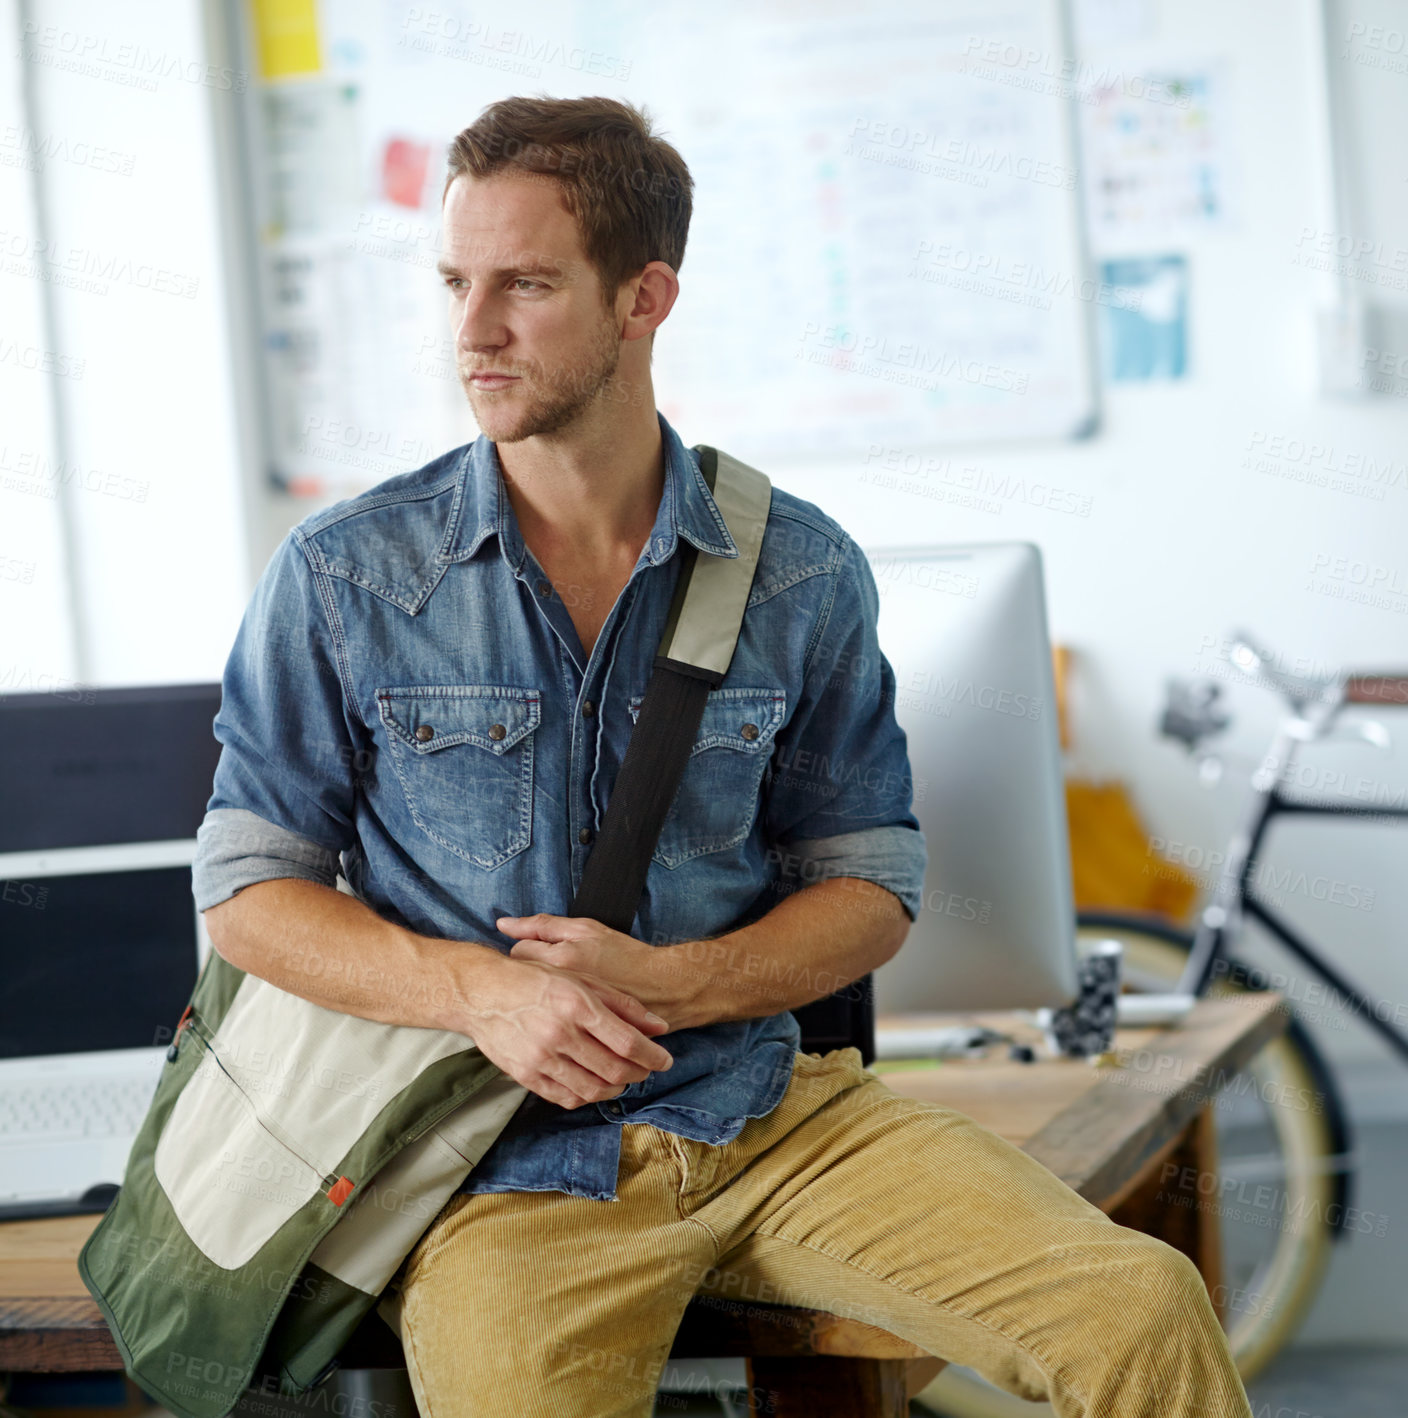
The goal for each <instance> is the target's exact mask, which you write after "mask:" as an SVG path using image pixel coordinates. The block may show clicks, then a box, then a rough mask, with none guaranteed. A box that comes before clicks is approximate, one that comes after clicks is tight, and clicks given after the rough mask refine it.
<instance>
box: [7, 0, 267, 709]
mask: <svg viewBox="0 0 1408 1418" xmlns="http://www.w3.org/2000/svg"><path fill="white" fill-rule="evenodd" d="M0 15H2V16H3V27H4V28H3V34H4V41H5V42H4V50H5V59H4V62H5V64H6V65H7V68H8V72H7V73H6V76H5V77H6V83H5V85H4V91H5V99H4V103H5V109H4V113H3V117H2V118H0V123H3V125H4V133H3V135H0V136H3V141H4V146H3V156H4V161H5V164H6V166H5V167H4V168H3V177H0V181H3V182H4V184H5V185H4V195H5V199H6V200H5V219H4V222H3V226H4V229H5V243H6V244H5V261H4V270H3V273H0V300H3V302H4V305H3V308H4V310H5V312H6V316H7V320H6V325H7V330H6V337H7V338H8V337H9V336H10V332H11V329H12V328H14V327H11V326H10V319H9V317H11V316H12V315H14V316H17V317H18V328H19V330H20V331H21V332H22V333H21V337H20V338H21V342H22V344H23V345H25V346H37V347H39V348H41V349H46V350H50V352H51V354H52V355H55V356H57V357H59V358H60V359H61V360H62V364H61V365H60V367H61V368H63V369H66V370H70V371H78V372H77V373H76V374H75V373H69V374H67V375H65V376H63V377H60V378H55V379H49V378H46V377H45V376H44V375H42V374H40V373H33V372H30V371H29V370H27V369H25V368H23V367H22V366H17V364H16V363H14V362H11V361H9V360H6V361H4V362H3V363H0V397H3V399H4V402H5V407H6V417H5V426H4V433H3V443H4V445H5V448H6V452H7V465H8V463H9V462H16V463H20V471H19V472H18V473H15V472H13V471H12V472H10V473H9V474H8V476H7V478H6V480H5V481H4V482H3V483H0V521H2V522H3V527H4V531H3V532H0V556H4V555H10V556H15V555H17V554H19V555H22V556H23V559H24V561H25V562H26V563H29V562H32V563H33V572H32V575H31V579H30V581H29V582H28V583H27V584H24V583H16V582H14V581H9V580H0V637H2V638H0V672H2V673H4V674H5V675H6V678H5V680H4V682H3V683H0V689H5V690H24V689H43V688H46V687H55V686H56V685H60V684H64V683H67V682H70V681H73V680H78V681H81V682H83V683H91V684H123V683H153V682H163V681H165V682H180V681H188V680H204V679H213V678H218V677H219V675H220V671H221V669H222V667H223V665H224V660H225V655H226V654H227V653H228V648H229V643H230V640H231V638H232V637H233V634H234V628H235V626H236V624H237V623H238V617H239V613H240V611H241V610H242V608H243V605H244V601H245V598H246V596H247V594H248V586H247V584H246V578H245V574H244V547H243V534H242V531H241V523H240V510H241V509H240V503H241V499H240V497H239V494H238V491H237V489H238V483H239V480H238V477H237V451H236V450H237V448H238V447H239V437H238V431H237V429H236V428H235V426H234V422H233V419H232V408H233V399H232V390H233V387H234V376H233V371H232V368H231V365H230V359H229V354H228V350H229V340H228V337H227V331H226V323H225V308H224V301H225V286H224V280H223V270H222V254H221V250H220V247H219V241H218V227H217V224H216V221H215V215H214V214H215V202H214V200H213V195H212V194H213V162H212V137H211V118H212V105H213V104H215V103H218V102H222V101H224V102H228V101H229V95H228V94H227V93H225V92H222V90H221V89H220V87H219V85H220V80H219V78H218V77H216V78H215V79H213V80H212V79H211V78H210V77H209V76H208V75H207V74H206V72H205V70H204V68H203V66H204V63H205V55H204V50H203V39H202V35H201V28H200V24H199V18H200V14H199V8H198V6H197V5H195V4H193V3H189V0H187V3H179V4H177V3H167V4H162V5H148V6H124V7H122V8H121V10H118V9H115V8H114V7H113V6H111V5H104V4H102V3H100V0H63V3H41V4H34V5H31V6H28V7H20V6H18V5H17V4H16V3H15V0H6V3H5V5H4V8H3V11H0ZM21 79H23V80H25V81H27V83H28V85H29V86H30V88H31V92H32V96H33V107H32V117H31V114H30V113H26V112H25V111H24V110H23V108H22V104H21V87H22V86H21V82H20V81H21ZM36 167H37V168H39V169H41V171H40V172H39V174H38V186H39V196H40V205H39V207H38V208H36V205H35V203H34V202H33V201H32V196H33V191H32V189H33V186H34V180H33V179H34V176H35V174H34V172H33V171H32V169H34V168H36ZM46 239H47V242H48V245H47V247H44V246H43V245H42V244H41V243H42V242H43V241H44V240H46ZM46 288H47V293H48V295H49V297H50V298H51V299H52V302H53V322H54V323H53V329H52V332H51V333H45V332H43V329H42V326H41V324H40V322H39V313H38V312H39V308H40V306H41V304H42V301H43V298H44V296H45V293H46ZM51 347H52V348H51ZM21 460H23V461H22V462H21ZM65 525H67V527H68V529H69V531H68V537H69V541H68V544H67V545H65V540H64V527H65ZM12 543H21V544H22V546H23V551H22V553H20V552H17V551H16V550H15V548H14V546H13V545H12ZM70 598H71V600H70ZM46 676H47V678H46Z"/></svg>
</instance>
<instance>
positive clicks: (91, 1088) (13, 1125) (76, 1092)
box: [0, 1078, 156, 1142]
mask: <svg viewBox="0 0 1408 1418" xmlns="http://www.w3.org/2000/svg"><path fill="white" fill-rule="evenodd" d="M155 1086H156V1085H155V1083H154V1082H153V1081H152V1080H151V1079H150V1078H119V1079H112V1078H91V1079H82V1078H74V1079H66V1080H65V1081H64V1082H63V1083H25V1084H20V1085H18V1086H15V1085H11V1086H9V1087H3V1088H0V1142H64V1141H67V1140H70V1139H73V1138H83V1137H130V1136H132V1135H133V1134H135V1133H136V1131H137V1129H138V1128H140V1127H141V1125H142V1119H143V1118H145V1117H146V1115H147V1109H148V1107H149V1106H150V1105H151V1101H152V1094H153V1093H154V1091H155Z"/></svg>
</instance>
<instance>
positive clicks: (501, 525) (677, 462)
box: [436, 409, 739, 571]
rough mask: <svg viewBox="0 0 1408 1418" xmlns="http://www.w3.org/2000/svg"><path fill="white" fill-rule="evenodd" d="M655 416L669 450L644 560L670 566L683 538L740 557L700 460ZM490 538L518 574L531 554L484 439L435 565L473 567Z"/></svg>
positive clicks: (493, 451) (493, 449)
mask: <svg viewBox="0 0 1408 1418" xmlns="http://www.w3.org/2000/svg"><path fill="white" fill-rule="evenodd" d="M655 416H656V418H658V419H659V420H660V437H661V442H662V444H663V447H664V450H665V488H664V491H663V493H662V494H661V497H660V508H659V511H658V512H657V513H656V514H655V525H654V526H653V527H652V528H651V529H650V536H649V537H648V538H647V539H646V543H645V546H644V547H643V548H642V549H641V560H642V561H643V562H648V563H649V564H650V565H651V566H657V565H659V564H660V563H661V562H662V561H667V560H669V558H670V557H671V556H673V555H674V552H675V548H676V546H677V545H678V542H679V538H680V537H684V538H685V540H686V541H688V542H691V543H693V545H694V546H696V547H698V548H699V550H700V551H705V552H709V553H711V554H712V555H714V556H728V557H734V556H737V555H738V554H739V553H738V544H737V543H736V542H735V541H734V540H733V538H732V537H731V536H730V535H729V530H728V526H727V524H726V523H725V522H724V518H723V513H721V512H720V511H719V505H718V503H717V502H715V501H714V495H713V493H711V492H710V491H709V484H708V483H707V482H705V480H704V474H703V471H702V470H701V469H700V466H699V456H698V454H696V453H695V452H694V450H693V449H692V448H686V447H685V446H684V443H683V442H682V441H681V439H680V436H679V434H677V433H676V432H675V430H674V429H673V428H672V427H671V425H670V423H669V422H668V421H667V420H666V418H665V415H664V414H662V413H660V411H659V410H658V409H657V410H656V414H655ZM491 532H496V533H498V536H499V550H500V553H501V555H502V556H503V558H504V560H505V561H506V562H507V563H508V565H509V566H510V567H512V568H513V570H515V571H517V570H518V568H519V567H520V566H521V565H522V564H523V558H524V555H525V554H526V551H527V548H526V546H525V545H524V542H523V538H522V536H521V534H520V533H519V530H518V519H517V518H516V517H515V516H514V512H513V504H512V503H511V502H510V501H509V499H508V497H507V496H506V495H505V493H504V487H503V468H502V465H501V464H500V462H499V452H498V448H497V446H496V445H495V444H494V443H493V442H491V441H490V439H488V438H486V437H485V436H484V435H483V434H480V436H479V437H478V438H476V439H475V440H474V442H473V443H471V444H469V445H468V447H466V449H465V451H464V454H463V456H462V457H461V459H460V467H459V478H458V481H457V483H456V486H455V497H454V502H453V504H452V505H451V508H450V520H449V524H448V525H447V526H446V528H445V536H444V540H443V541H442V543H441V546H440V550H439V551H438V552H437V553H436V560H438V561H468V560H469V558H470V557H472V556H473V555H474V554H475V552H477V551H478V550H479V548H480V546H481V545H482V544H483V542H484V540H485V538H486V537H488V536H489V534H490V533H491Z"/></svg>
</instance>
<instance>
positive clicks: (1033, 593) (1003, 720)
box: [866, 542, 1076, 1015]
mask: <svg viewBox="0 0 1408 1418" xmlns="http://www.w3.org/2000/svg"><path fill="white" fill-rule="evenodd" d="M866 557H867V559H868V560H869V562H870V565H871V570H872V571H873V573H874V576H875V583H876V588H877V590H878V591H879V595H880V617H879V638H880V648H881V650H882V651H883V652H884V654H885V657H886V658H887V659H888V660H889V661H890V664H891V666H892V667H893V669H894V672H895V717H896V719H897V720H898V721H899V724H900V727H901V728H902V729H904V731H905V735H906V739H907V744H908V750H909V762H910V771H911V773H912V775H913V779H914V792H913V798H914V814H915V816H916V817H917V818H918V819H919V823H920V826H921V827H922V828H923V829H924V835H925V840H926V843H927V845H928V853H929V864H928V871H927V873H926V875H925V879H924V894H923V903H922V908H921V910H920V913H919V918H918V919H917V920H916V921H915V922H914V924H913V926H912V927H911V928H910V933H909V937H908V939H907V940H906V942H905V944H904V946H903V947H902V948H901V949H900V951H899V953H898V954H897V955H896V956H894V957H893V958H892V959H891V960H889V961H888V962H887V963H886V964H884V965H883V966H881V967H880V968H879V969H878V970H876V971H875V980H874V987H875V1008H876V1011H877V1013H879V1014H881V1015H884V1014H893V1013H912V1012H923V1011H929V1010H936V1011H949V1010H969V1009H1035V1008H1039V1007H1042V1006H1056V1007H1059V1006H1061V1005H1064V1004H1068V1003H1070V1002H1071V1001H1072V1000H1073V999H1074V998H1075V995H1076V947H1075V905H1074V898H1073V892H1072V885H1071V866H1070V845H1069V837H1068V832H1067V826H1066V808H1065V789H1064V782H1063V775H1062V765H1061V748H1060V740H1059V735H1058V731H1057V722H1056V699H1055V684H1054V678H1053V671H1052V662H1051V644H1050V640H1049V637H1048V634H1047V624H1046V602H1045V594H1044V589H1043V584H1042V567H1041V554H1040V552H1039V551H1038V550H1037V548H1036V547H1035V546H1033V545H1032V544H1030V543H1028V542H1001V543H988V544H974V545H968V546H914V547H876V548H871V549H866Z"/></svg>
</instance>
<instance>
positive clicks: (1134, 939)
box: [917, 913, 1350, 1418]
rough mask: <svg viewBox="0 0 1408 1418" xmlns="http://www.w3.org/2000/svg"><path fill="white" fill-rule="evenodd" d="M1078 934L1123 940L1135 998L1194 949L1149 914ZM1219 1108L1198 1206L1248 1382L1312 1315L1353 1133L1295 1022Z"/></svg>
mask: <svg viewBox="0 0 1408 1418" xmlns="http://www.w3.org/2000/svg"><path fill="white" fill-rule="evenodd" d="M1077 933H1078V934H1079V935H1080V936H1081V937H1082V938H1090V939H1106V940H1108V939H1115V940H1119V941H1121V942H1122V943H1123V945H1124V969H1123V979H1124V985H1125V988H1127V989H1129V990H1132V991H1135V992H1140V993H1153V994H1161V993H1166V992H1168V991H1169V990H1171V989H1173V988H1174V986H1175V985H1176V984H1177V981H1178V979H1179V977H1180V975H1181V974H1182V972H1183V967H1184V965H1185V964H1186V963H1187V955H1188V951H1189V949H1190V948H1191V946H1192V938H1191V936H1189V935H1187V934H1185V933H1184V932H1182V931H1179V930H1177V929H1175V928H1174V927H1172V926H1170V925H1168V924H1166V923H1165V922H1163V921H1161V920H1159V919H1157V918H1154V917H1141V916H1122V915H1107V914H1104V913H1087V914H1083V915H1082V916H1081V917H1080V919H1079V925H1078V931H1077ZM1247 979H1248V972H1247V970H1246V969H1245V967H1238V966H1236V965H1233V966H1232V968H1230V969H1229V970H1228V972H1227V974H1226V976H1225V977H1223V978H1220V979H1218V980H1215V981H1213V982H1212V983H1211V985H1210V986H1209V989H1208V991H1207V993H1208V994H1209V995H1235V994H1237V993H1242V992H1245V991H1246V990H1247V989H1248V985H1247V984H1246V983H1245V982H1246V981H1247ZM1286 1099H1291V1100H1305V1099H1313V1100H1316V1102H1318V1104H1319V1107H1318V1108H1316V1107H1313V1106H1285V1105H1284V1103H1283V1102H1281V1101H1279V1100H1286ZM1213 1111H1214V1117H1215V1119H1216V1124H1217V1163H1216V1176H1215V1177H1213V1178H1206V1179H1204V1178H1198V1179H1197V1183H1196V1193H1197V1204H1199V1205H1203V1206H1207V1207H1208V1208H1210V1209H1211V1210H1212V1211H1213V1214H1214V1215H1215V1216H1216V1217H1217V1220H1218V1224H1219V1226H1220V1235H1221V1244H1222V1269H1223V1277H1224V1281H1223V1284H1224V1294H1223V1296H1222V1299H1223V1302H1224V1306H1225V1308H1224V1325H1225V1327H1226V1330H1227V1340H1228V1346H1229V1347H1230V1349H1231V1350H1232V1355H1233V1358H1234V1359H1235V1360H1236V1363H1237V1370H1238V1372H1239V1373H1240V1374H1241V1376H1242V1378H1243V1380H1244V1381H1245V1380H1248V1379H1251V1378H1253V1377H1254V1376H1255V1375H1256V1374H1258V1373H1259V1372H1260V1371H1261V1370H1262V1369H1263V1368H1264V1367H1265V1365H1266V1364H1267V1363H1268V1362H1269V1361H1270V1359H1271V1358H1272V1356H1273V1355H1274V1354H1276V1353H1277V1351H1278V1350H1280V1349H1281V1348H1282V1346H1283V1345H1284V1344H1285V1343H1286V1341H1287V1340H1288V1339H1289V1338H1290V1337H1291V1335H1292V1334H1293V1333H1294V1332H1295V1331H1296V1329H1297V1328H1298V1327H1299V1325H1300V1323H1301V1321H1302V1320H1303V1319H1304V1318H1305V1314H1306V1312H1307V1310H1309V1308H1310V1305H1311V1303H1312V1302H1313V1301H1314V1298H1315V1294H1316V1292H1317V1290H1318V1289H1319V1286H1320V1281H1321V1279H1322V1277H1323V1275H1324V1270H1325V1265H1326V1263H1327V1261H1328V1259H1329V1250H1330V1243H1331V1241H1332V1239H1333V1238H1334V1237H1335V1236H1337V1235H1339V1234H1340V1233H1341V1231H1342V1229H1343V1228H1344V1226H1345V1222H1346V1218H1347V1215H1348V1207H1347V1204H1346V1203H1347V1199H1348V1192H1349V1185H1350V1176H1349V1174H1348V1172H1347V1171H1346V1170H1345V1168H1344V1165H1343V1160H1344V1158H1345V1157H1346V1156H1347V1155H1348V1151H1349V1148H1348V1128H1347V1124H1346V1120H1345V1115H1344V1111H1343V1108H1342V1107H1341V1104H1340V1100H1339V1096H1338V1093H1337V1091H1336V1089H1335V1087H1334V1083H1333V1079H1332V1077H1331V1075H1330V1073H1329V1071H1328V1069H1327V1068H1326V1066H1325V1063H1324V1061H1323V1060H1322V1059H1321V1057H1320V1054H1319V1051H1318V1050H1317V1049H1316V1048H1315V1045H1314V1044H1313V1042H1312V1041H1311V1039H1310V1037H1309V1035H1308V1034H1307V1033H1306V1032H1305V1029H1304V1028H1303V1026H1301V1025H1300V1023H1299V1022H1298V1021H1296V1020H1294V1019H1293V1020H1292V1021H1291V1025H1290V1027H1289V1028H1288V1029H1287V1030H1286V1031H1285V1032H1284V1033H1282V1034H1281V1035H1279V1036H1278V1037H1277V1038H1275V1039H1274V1040H1272V1041H1271V1043H1269V1044H1267V1045H1266V1047H1265V1048H1263V1049H1262V1050H1261V1051H1260V1052H1259V1053H1258V1054H1257V1055H1256V1056H1255V1058H1253V1059H1252V1060H1251V1061H1250V1062H1249V1064H1248V1065H1247V1067H1246V1068H1245V1069H1244V1070H1242V1072H1241V1073H1239V1074H1236V1075H1234V1076H1232V1077H1230V1078H1228V1079H1226V1080H1225V1081H1224V1086H1223V1088H1222V1090H1221V1092H1220V1093H1219V1094H1218V1095H1217V1098H1216V1100H1215V1102H1214V1109H1213ZM1184 1204H1186V1203H1184ZM917 1398H918V1401H919V1403H920V1404H921V1405H922V1406H923V1407H925V1408H927V1409H930V1410H932V1411H933V1412H934V1413H936V1414H941V1415H944V1418H1039V1415H1041V1414H1049V1413H1053V1412H1054V1410H1053V1409H1052V1408H1051V1407H1050V1405H1049V1404H1032V1403H1028V1402H1026V1401H1024V1400H1022V1399H1019V1398H1015V1397H1013V1396H1012V1395H1010V1394H1008V1393H1006V1392H1004V1391H1003V1390H1001V1389H998V1388H995V1387H994V1386H993V1385H991V1384H989V1383H987V1382H986V1381H985V1380H983V1379H982V1378H980V1377H979V1376H978V1375H976V1374H973V1373H972V1372H970V1371H969V1370H967V1369H960V1368H955V1367H951V1368H948V1369H945V1370H944V1371H943V1372H942V1373H941V1374H940V1375H939V1376H938V1377H937V1378H936V1379H935V1380H934V1381H933V1382H932V1383H931V1384H929V1385H928V1386H927V1387H926V1388H925V1389H924V1390H923V1391H922V1392H921V1393H920V1394H918V1395H917Z"/></svg>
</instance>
